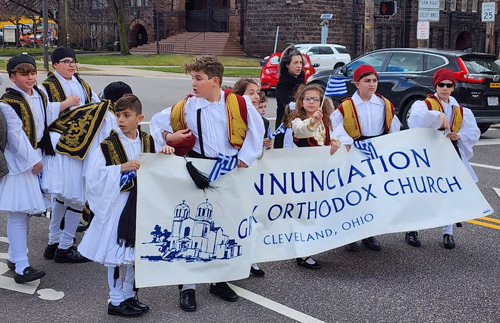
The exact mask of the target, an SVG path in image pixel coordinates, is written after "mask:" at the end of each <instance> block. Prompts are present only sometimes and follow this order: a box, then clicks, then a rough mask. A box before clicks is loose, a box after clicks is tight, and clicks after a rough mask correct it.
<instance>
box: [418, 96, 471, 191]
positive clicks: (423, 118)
mask: <svg viewBox="0 0 500 323" xmlns="http://www.w3.org/2000/svg"><path fill="white" fill-rule="evenodd" d="M434 95H435V96H436V97H438V96H437V94H434ZM440 101H441V104H442V105H443V108H444V114H445V115H446V118H447V119H448V122H449V123H450V125H451V119H452V118H453V106H459V104H458V102H457V100H456V99H455V98H454V97H452V96H450V99H449V102H448V103H444V102H443V101H442V100H441V99H440ZM463 112H464V117H463V121H462V126H461V127H460V131H459V132H458V135H459V136H460V139H459V140H458V142H457V143H458V149H459V151H460V157H461V158H462V162H463V164H464V166H465V168H467V170H468V171H469V174H470V175H471V176H472V178H473V179H474V181H475V182H477V176H476V174H475V173H474V170H473V169H472V167H471V166H470V164H469V159H470V158H471V157H472V156H473V152H472V147H473V146H474V145H475V144H476V143H477V142H478V140H479V137H480V136H481V131H480V130H479V128H478V126H477V123H476V118H475V117H474V114H473V113H472V111H471V110H470V109H468V108H463ZM440 113H441V112H440V111H435V110H429V109H428V108H427V105H426V104H425V102H424V101H416V102H415V103H413V105H412V106H411V112H410V117H409V118H408V127H409V128H410V129H411V128H430V129H436V130H437V129H439V128H440V127H441V120H440V119H439V114H440Z"/></svg>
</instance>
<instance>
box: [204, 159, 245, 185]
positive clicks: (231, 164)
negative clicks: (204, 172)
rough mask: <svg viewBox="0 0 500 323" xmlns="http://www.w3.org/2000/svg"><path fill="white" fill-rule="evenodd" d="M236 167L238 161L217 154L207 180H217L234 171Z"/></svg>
mask: <svg viewBox="0 0 500 323" xmlns="http://www.w3.org/2000/svg"><path fill="white" fill-rule="evenodd" d="M236 165H238V159H236V158H234V157H231V156H227V155H223V154H221V153H219V158H217V161H216V162H215V165H214V167H213V168H212V171H211V172H210V176H208V180H209V181H210V182H213V181H215V180H216V179H217V178H219V177H221V176H222V175H224V174H226V173H229V172H230V171H232V170H233V169H235V168H236Z"/></svg>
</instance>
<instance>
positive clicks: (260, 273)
mask: <svg viewBox="0 0 500 323" xmlns="http://www.w3.org/2000/svg"><path fill="white" fill-rule="evenodd" d="M250 274H252V275H254V276H257V277H262V276H264V275H265V274H266V273H265V272H264V271H263V270H262V269H260V268H259V269H255V268H253V267H250Z"/></svg>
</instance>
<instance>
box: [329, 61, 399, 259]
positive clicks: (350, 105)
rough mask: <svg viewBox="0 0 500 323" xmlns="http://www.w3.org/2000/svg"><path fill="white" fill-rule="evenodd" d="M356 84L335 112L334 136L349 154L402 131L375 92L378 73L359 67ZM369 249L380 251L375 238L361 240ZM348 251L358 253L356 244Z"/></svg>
mask: <svg viewBox="0 0 500 323" xmlns="http://www.w3.org/2000/svg"><path fill="white" fill-rule="evenodd" d="M353 79H354V85H356V87H357V88H358V90H357V91H356V92H355V93H354V94H353V96H352V97H350V98H346V99H344V100H343V101H342V103H341V104H340V105H339V106H338V107H337V110H335V112H333V113H332V115H331V116H330V119H331V121H332V126H333V134H332V137H334V138H337V139H339V140H340V142H341V144H343V145H346V147H347V151H349V149H350V148H351V145H352V143H353V142H354V141H357V140H365V139H369V138H373V137H378V136H381V135H384V134H387V133H391V132H396V131H399V129H400V128H401V123H400V121H399V119H398V117H397V116H396V115H394V106H393V105H392V103H391V102H390V101H389V100H387V99H386V98H384V97H383V96H381V95H380V94H377V93H375V92H376V91H377V85H378V74H377V71H375V69H374V68H373V66H371V65H360V66H359V67H358V68H356V69H355V70H354V74H353ZM361 242H362V243H363V245H365V246H366V247H367V248H368V249H371V250H381V249H382V247H381V246H380V243H379V242H378V241H377V239H375V237H368V238H366V239H363V240H362V241H361ZM345 249H346V250H347V251H358V245H357V244H356V242H353V243H350V244H348V245H346V246H345Z"/></svg>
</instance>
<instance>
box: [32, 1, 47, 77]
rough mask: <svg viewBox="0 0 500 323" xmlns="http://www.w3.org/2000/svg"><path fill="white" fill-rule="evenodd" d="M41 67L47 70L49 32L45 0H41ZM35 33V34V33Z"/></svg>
mask: <svg viewBox="0 0 500 323" xmlns="http://www.w3.org/2000/svg"><path fill="white" fill-rule="evenodd" d="M42 16H43V34H42V37H43V69H44V70H45V72H48V71H49V42H48V40H49V39H48V37H47V36H48V33H49V13H48V9H47V0H43V14H42ZM35 35H36V34H35ZM35 41H36V36H35Z"/></svg>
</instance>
